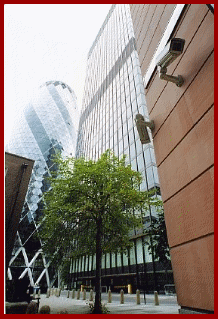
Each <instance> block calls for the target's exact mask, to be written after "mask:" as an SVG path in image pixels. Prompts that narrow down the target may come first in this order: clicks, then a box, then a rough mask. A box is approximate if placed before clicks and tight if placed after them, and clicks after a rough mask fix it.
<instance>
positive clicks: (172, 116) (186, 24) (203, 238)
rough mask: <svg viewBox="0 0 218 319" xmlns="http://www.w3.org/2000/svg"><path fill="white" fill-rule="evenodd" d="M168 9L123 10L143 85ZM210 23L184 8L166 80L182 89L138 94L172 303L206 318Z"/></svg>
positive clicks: (158, 86)
mask: <svg viewBox="0 0 218 319" xmlns="http://www.w3.org/2000/svg"><path fill="white" fill-rule="evenodd" d="M175 6H176V5H175V4H158V5H157V4H144V5H143V4H132V5H130V9H131V14H132V19H133V25H134V32H135V37H136V45H137V50H138V54H139V59H140V63H141V70H142V76H143V77H144V76H145V74H146V72H147V69H148V67H149V64H150V62H151V59H152V57H153V55H154V53H155V50H156V48H157V46H158V44H159V42H160V40H161V38H162V35H163V33H164V30H165V28H166V26H167V23H168V21H169V19H170V17H171V15H172V13H173V10H174V9H175ZM213 33H214V15H213V13H212V12H211V11H209V9H208V7H207V6H206V5H204V4H191V5H187V6H186V7H185V9H184V11H183V13H182V15H181V17H180V20H179V21H178V23H177V25H176V27H175V30H174V31H173V34H172V37H179V38H183V39H185V47H184V52H183V54H182V55H181V56H180V57H179V58H177V59H176V60H175V61H174V62H173V63H172V64H171V65H170V66H169V67H168V72H167V73H168V74H173V75H181V76H182V77H183V78H184V80H185V82H184V84H183V86H182V87H180V88H179V87H177V86H176V85H175V84H173V83H170V82H166V81H163V80H160V79H159V75H158V72H157V70H156V71H155V72H154V74H153V76H152V77H151V79H150V82H149V83H148V85H147V86H146V88H145V95H146V100H147V107H148V110H149V116H150V120H154V123H155V130H154V131H153V142H154V149H155V155H156V160H157V166H158V174H159V179H160V185H161V193H162V198H163V202H164V210H165V220H166V226H167V233H168V240H169V245H170V249H171V258H172V266H173V273H174V279H175V285H176V290H177V296H178V302H179V304H180V305H181V306H182V307H187V308H192V309H193V308H194V309H202V310H208V311H212V310H213V309H214V300H213V284H214V283H213V279H214V278H213V272H214V268H213V239H214V235H213V234H214V220H213V217H214V214H213V198H214V193H213V189H214V184H213V172H214V170H213V166H214V130H213V124H214V114H213V112H214V86H213V81H214V78H213V70H214V34H213Z"/></svg>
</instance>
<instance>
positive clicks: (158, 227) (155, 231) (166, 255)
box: [146, 206, 171, 267]
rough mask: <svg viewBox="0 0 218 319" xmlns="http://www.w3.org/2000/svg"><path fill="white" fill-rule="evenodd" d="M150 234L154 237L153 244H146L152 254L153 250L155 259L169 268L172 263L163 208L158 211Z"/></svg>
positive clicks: (150, 228)
mask: <svg viewBox="0 0 218 319" xmlns="http://www.w3.org/2000/svg"><path fill="white" fill-rule="evenodd" d="M148 234H149V235H150V236H152V244H151V242H146V243H147V244H148V250H149V251H150V252H151V251H152V249H153V254H154V258H155V259H156V260H157V261H159V262H160V263H162V264H163V265H164V266H165V267H167V265H169V264H170V262H171V261H170V249H169V244H168V238H167V229H166V224H165V219H164V210H163V206H160V207H159V208H158V209H157V217H156V221H155V222H152V224H151V225H150V227H149V229H148Z"/></svg>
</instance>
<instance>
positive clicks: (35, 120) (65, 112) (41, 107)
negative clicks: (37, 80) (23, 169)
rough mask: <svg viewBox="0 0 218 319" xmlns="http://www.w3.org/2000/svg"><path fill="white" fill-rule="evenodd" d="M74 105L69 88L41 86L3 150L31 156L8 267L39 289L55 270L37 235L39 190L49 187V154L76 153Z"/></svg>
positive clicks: (56, 83) (59, 84)
mask: <svg viewBox="0 0 218 319" xmlns="http://www.w3.org/2000/svg"><path fill="white" fill-rule="evenodd" d="M78 116H79V115H78V109H77V101H76V96H75V94H74V92H73V91H72V89H71V88H70V87H69V86H67V85H66V84H64V83H63V82H60V81H50V82H46V83H45V84H44V85H42V86H41V87H40V88H39V90H37V91H36V92H35V95H34V97H33V99H32V100H31V102H30V103H29V104H28V105H27V106H26V107H25V108H24V110H23V111H22V112H21V114H20V116H19V117H18V118H17V120H16V122H15V125H14V128H13V131H12V134H11V138H10V141H9V143H8V145H7V147H6V149H7V151H9V152H12V153H14V154H17V155H19V156H25V157H28V158H31V159H33V160H35V163H34V167H33V172H32V175H31V178H30V184H29V187H28V191H27V195H26V198H25V202H24V205H23V209H22V212H21V216H20V220H19V229H18V232H17V237H16V240H15V245H14V249H13V253H12V258H11V260H10V264H9V268H8V278H9V279H17V278H23V277H25V276H28V278H29V280H30V283H31V285H40V286H41V288H42V289H44V288H47V287H49V286H51V285H53V283H54V281H55V280H56V277H57V271H56V270H57V269H55V268H53V267H52V265H50V261H49V260H47V258H46V257H45V255H44V254H43V251H42V249H41V240H40V238H39V235H38V228H39V227H40V217H41V216H42V208H43V204H42V195H43V192H44V191H46V190H48V189H49V183H48V181H47V180H46V177H47V176H50V175H51V172H52V171H53V170H55V169H56V167H55V165H54V163H53V161H52V156H53V155H54V154H55V153H57V152H61V153H62V154H63V156H66V155H68V156H69V155H72V156H73V155H74V152H75V148H76V138H77V126H78V118H79V117H78Z"/></svg>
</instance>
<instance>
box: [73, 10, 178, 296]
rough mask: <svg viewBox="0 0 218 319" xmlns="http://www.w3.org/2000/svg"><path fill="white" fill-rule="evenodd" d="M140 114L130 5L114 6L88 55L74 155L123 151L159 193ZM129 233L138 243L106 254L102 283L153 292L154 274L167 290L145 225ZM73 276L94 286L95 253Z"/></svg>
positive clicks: (143, 109) (76, 264)
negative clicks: (137, 117)
mask: <svg viewBox="0 0 218 319" xmlns="http://www.w3.org/2000/svg"><path fill="white" fill-rule="evenodd" d="M137 113H141V114H143V115H144V116H145V118H146V119H147V120H148V111H147V106H146V100H145V93H144V86H143V79H142V75H141V70H140V62H139V58H138V54H137V51H136V43H135V36H134V32H133V25H132V19H131V14H130V8H129V5H112V7H111V9H110V11H109V13H108V15H107V17H106V19H105V21H104V23H103V25H102V27H101V29H100V31H99V33H98V35H97V37H96V39H95V41H94V43H93V45H92V47H91V49H90V51H89V54H88V60H87V74H86V81H85V87H84V95H83V105H82V112H81V117H80V122H79V130H78V140H77V150H76V156H77V157H79V156H85V157H86V158H92V159H94V160H96V159H98V158H99V156H100V154H101V153H103V152H104V151H105V150H107V149H109V148H110V149H112V150H113V151H114V153H115V155H116V156H119V157H120V156H122V155H123V154H125V155H126V156H127V163H128V164H131V166H132V169H134V170H138V171H140V172H141V173H142V175H143V182H142V184H141V190H150V189H155V190H156V196H159V197H160V188H159V180H158V174H157V167H156V160H155V156H154V147H153V142H152V141H151V143H149V144H147V145H142V144H141V142H140V139H139V136H138V133H137V130H136V128H135V123H134V118H135V115H136V114H137ZM149 135H150V137H151V133H150V131H149ZM155 215H156V212H155V211H154V210H151V209H150V210H149V211H148V212H147V215H146V218H145V220H144V227H145V229H146V226H147V225H149V224H150V223H151V220H152V219H155ZM131 236H132V240H133V241H134V247H133V248H132V249H131V250H130V251H129V253H128V256H127V255H125V254H107V255H105V256H103V258H102V286H106V287H107V288H108V287H109V286H110V287H111V289H112V291H120V289H121V288H123V289H124V290H125V291H128V287H129V292H130V290H131V288H132V289H133V291H134V290H135V289H136V288H137V287H138V288H139V287H140V288H141V289H145V290H146V291H147V292H149V291H153V290H154V277H155V278H156V279H157V283H158V287H159V289H160V290H164V284H166V283H173V275H172V270H171V269H168V272H169V274H168V279H166V275H165V271H164V269H163V267H162V266H161V264H160V263H157V262H156V261H155V260H154V259H153V257H152V255H151V254H150V253H149V251H148V245H145V244H144V243H145V241H146V240H148V241H149V238H148V236H146V235H145V233H143V230H141V232H136V231H135V230H133V231H132V234H131ZM71 276H72V282H73V285H74V287H76V286H79V285H81V284H83V285H86V286H89V285H93V284H94V277H95V256H83V257H81V258H80V259H78V260H74V261H73V263H72V268H71ZM128 285H129V286H128ZM157 289H158V288H157Z"/></svg>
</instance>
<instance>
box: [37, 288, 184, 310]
mask: <svg viewBox="0 0 218 319" xmlns="http://www.w3.org/2000/svg"><path fill="white" fill-rule="evenodd" d="M140 296H141V303H140V305H137V304H136V295H135V294H133V295H127V294H126V295H125V296H124V304H120V299H119V294H115V293H112V303H107V294H106V293H102V303H103V304H105V305H106V307H107V309H108V310H109V311H110V312H109V314H179V309H180V306H179V305H178V304H177V301H176V296H166V295H159V303H160V305H159V306H155V305H154V296H153V295H146V304H144V298H143V294H141V295H140ZM89 303H90V301H89V293H88V292H87V293H86V300H82V293H81V295H80V299H79V300H77V299H76V297H75V298H74V299H72V296H71V294H70V297H69V298H67V292H66V291H62V292H61V296H60V297H56V296H54V295H52V296H50V297H49V298H46V295H44V294H42V295H41V299H40V304H39V308H40V307H42V306H43V305H48V306H50V308H51V314H58V313H59V312H60V311H65V310H67V312H68V314H88V313H89V306H88V304H89Z"/></svg>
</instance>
